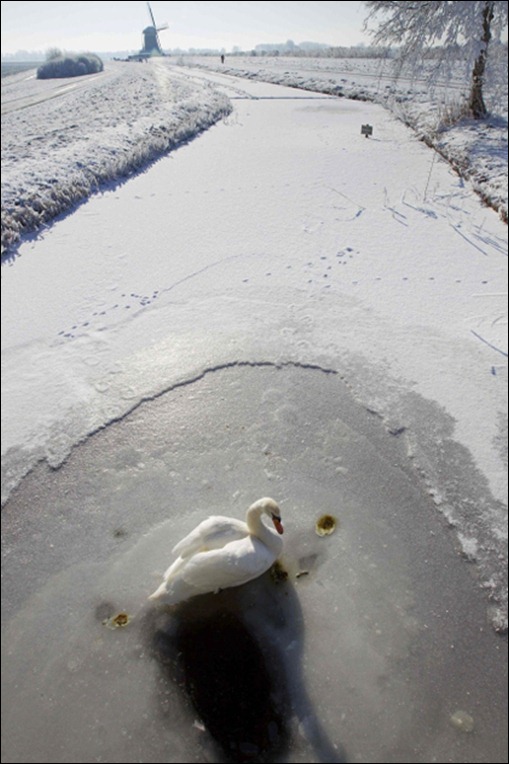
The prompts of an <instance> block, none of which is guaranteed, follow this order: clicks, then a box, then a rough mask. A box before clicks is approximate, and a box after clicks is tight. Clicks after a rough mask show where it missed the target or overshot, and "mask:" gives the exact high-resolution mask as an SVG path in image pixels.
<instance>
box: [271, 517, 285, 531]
mask: <svg viewBox="0 0 509 764" xmlns="http://www.w3.org/2000/svg"><path fill="white" fill-rule="evenodd" d="M272 522H273V523H274V528H275V529H276V530H277V532H278V533H280V534H281V533H284V528H283V525H282V523H281V520H280V519H279V517H275V515H272Z"/></svg>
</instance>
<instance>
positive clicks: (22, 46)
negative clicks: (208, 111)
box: [1, 0, 369, 55]
mask: <svg viewBox="0 0 509 764" xmlns="http://www.w3.org/2000/svg"><path fill="white" fill-rule="evenodd" d="M151 6H152V10H153V13H154V16H155V19H156V22H157V23H158V24H162V23H163V22H168V24H169V29H168V30H167V31H164V32H161V34H160V39H161V44H162V46H163V48H176V47H180V48H185V49H187V48H190V47H193V48H216V49H221V48H223V47H224V48H225V49H226V50H227V51H231V49H232V48H233V46H234V45H237V46H239V47H240V48H241V49H244V50H248V49H251V48H252V47H254V46H255V45H256V44H258V43H266V42H274V43H280V42H285V41H286V40H288V39H290V40H293V41H294V42H296V43H299V42H303V41H313V42H323V43H328V44H330V45H357V44H359V43H361V42H366V43H368V42H369V40H368V39H367V38H366V37H365V35H364V34H363V32H362V22H363V19H364V17H365V15H366V11H365V8H364V7H363V3H362V2H319V1H317V0H315V1H314V2H306V1H304V2H233V1H232V0H227V2H215V0H208V1H206V2H175V1H174V0H171V1H170V2H164V0H154V2H152V3H151ZM1 9H2V54H3V55H5V54H8V53H15V52H16V51H18V50H28V51H35V50H40V51H46V50H47V49H48V48H50V47H59V48H63V49H66V50H73V51H80V50H93V51H96V52H101V51H116V50H138V49H139V48H140V46H141V31H142V29H143V28H144V27H145V26H147V25H148V24H149V15H148V10H147V6H146V3H145V2H142V1H141V0H140V2H138V0H126V2H122V1H121V0H120V1H119V2H107V1H105V0H101V2H91V1H90V0H88V2H41V0H37V2H4V1H2V3H1Z"/></svg>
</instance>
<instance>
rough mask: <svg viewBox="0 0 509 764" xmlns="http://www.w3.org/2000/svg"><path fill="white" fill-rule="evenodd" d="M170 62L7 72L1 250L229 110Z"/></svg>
mask: <svg viewBox="0 0 509 764" xmlns="http://www.w3.org/2000/svg"><path fill="white" fill-rule="evenodd" d="M229 110H230V106H229V103H228V101H227V100H226V99H225V98H224V97H223V96H221V95H220V94H218V93H217V91H214V90H212V89H211V88H210V87H208V86H207V85H206V84H201V85H197V84H196V83H191V82H189V81H188V82H183V81H182V79H181V78H178V77H175V76H172V74H171V71H170V70H169V68H168V67H167V66H165V64H164V62H162V61H161V62H154V63H153V64H152V65H150V66H144V65H142V64H134V63H133V64H128V63H122V62H114V61H111V62H108V63H107V65H106V67H105V71H104V72H101V73H99V74H96V75H87V76H85V77H73V78H70V79H63V80H58V79H57V80H43V81H41V80H37V79H36V77H35V71H34V72H30V73H27V72H21V73H19V74H16V75H13V76H10V77H6V78H4V79H2V252H3V251H5V250H6V249H8V248H9V246H12V245H13V244H15V243H16V242H17V241H18V239H19V236H20V234H21V233H23V232H27V231H34V230H37V229H38V228H40V226H41V225H43V224H44V223H47V222H48V221H50V220H52V219H53V218H55V217H56V216H57V215H59V214H60V213H62V212H65V211H67V210H69V209H70V208H71V207H72V206H74V205H75V204H77V203H78V202H80V201H82V200H83V199H86V198H87V197H88V196H89V195H90V194H91V193H94V191H96V190H97V189H98V188H100V186H101V185H103V184H104V183H106V182H107V181H120V180H122V179H125V178H126V177H128V176H129V175H130V174H131V173H133V172H135V171H137V170H140V169H141V168H143V167H145V166H146V165H147V164H148V163H149V162H150V161H151V160H153V159H155V158H157V157H159V156H161V154H163V153H165V152H166V151H168V150H170V149H172V148H175V146H177V145H179V144H180V143H182V142H183V141H186V140H189V139H190V138H193V137H194V136H195V135H197V134H198V133H199V132H200V131H202V130H204V129H206V128H207V127H209V126H210V125H211V124H213V123H214V122H216V121H217V120H218V119H220V118H221V117H223V116H225V115H226V114H228V113H229Z"/></svg>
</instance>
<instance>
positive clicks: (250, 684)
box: [155, 603, 289, 762]
mask: <svg viewBox="0 0 509 764" xmlns="http://www.w3.org/2000/svg"><path fill="white" fill-rule="evenodd" d="M170 619H171V623H170V622H169V624H168V626H169V628H168V629H166V628H164V627H163V629H160V630H159V631H158V632H157V633H156V637H155V647H156V653H157V654H158V657H159V659H160V660H161V662H162V663H163V664H164V665H165V667H166V669H167V670H168V672H169V673H170V676H171V679H172V680H173V681H176V682H177V683H178V684H179V686H180V687H181V689H182V690H184V691H185V693H186V695H187V697H188V698H189V700H190V701H191V703H192V705H193V707H194V710H195V712H196V714H197V716H198V718H199V719H200V721H201V722H202V723H203V725H204V726H205V727H206V729H207V730H208V732H209V733H210V735H211V736H212V737H213V738H214V740H215V741H216V743H217V744H218V745H219V746H220V748H221V752H222V754H223V756H224V758H222V759H221V761H231V762H270V761H274V759H275V757H276V756H277V757H279V756H280V755H281V754H282V753H283V752H284V751H286V749H287V745H288V740H289V730H288V726H287V721H286V719H285V717H284V716H283V712H282V707H281V706H282V702H281V699H282V696H283V695H284V688H283V686H282V685H284V678H283V675H282V672H281V673H280V675H279V676H278V675H277V673H276V674H275V673H274V670H273V668H272V666H271V667H270V668H269V664H268V662H267V661H266V656H265V655H264V653H263V650H262V649H261V647H260V645H259V643H258V641H257V639H256V638H255V637H254V636H253V634H251V633H250V632H249V630H248V629H247V628H246V626H245V624H244V623H243V622H242V621H241V619H240V618H239V617H238V616H237V615H236V614H235V613H234V612H231V611H230V610H224V609H223V610H221V609H219V610H215V611H214V612H212V613H207V614H203V613H202V612H200V610H199V608H198V609H196V608H193V603H188V604H187V605H186V606H184V607H183V608H182V609H181V610H179V611H178V612H177V613H176V614H175V615H173V616H171V617H170ZM278 695H279V703H278Z"/></svg>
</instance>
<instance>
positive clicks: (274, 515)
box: [253, 498, 284, 533]
mask: <svg viewBox="0 0 509 764" xmlns="http://www.w3.org/2000/svg"><path fill="white" fill-rule="evenodd" d="M254 508H256V509H260V510H261V511H262V512H263V514H265V515H267V516H268V517H270V519H271V520H272V522H273V523H274V528H275V529H276V530H277V532H278V533H283V532H284V529H283V524H282V522H281V510H280V509H279V505H278V504H277V503H276V502H275V501H274V499H269V498H264V499H259V500H258V501H256V502H255V503H254V504H253V509H254Z"/></svg>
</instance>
